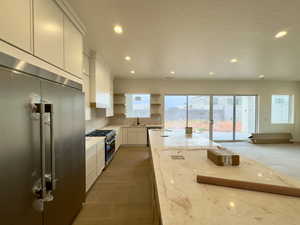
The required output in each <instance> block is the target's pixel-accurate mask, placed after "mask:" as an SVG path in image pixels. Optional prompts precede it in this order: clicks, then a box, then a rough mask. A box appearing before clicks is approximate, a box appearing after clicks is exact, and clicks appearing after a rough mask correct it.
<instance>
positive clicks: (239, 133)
mask: <svg viewBox="0 0 300 225" xmlns="http://www.w3.org/2000/svg"><path fill="white" fill-rule="evenodd" d="M235 102H236V125H235V139H236V140H246V139H247V138H248V137H249V136H250V135H251V133H254V132H255V123H256V119H255V117H256V96H236V99H235Z"/></svg>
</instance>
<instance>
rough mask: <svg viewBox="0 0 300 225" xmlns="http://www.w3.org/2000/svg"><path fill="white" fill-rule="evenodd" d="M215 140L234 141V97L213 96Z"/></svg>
mask: <svg viewBox="0 0 300 225" xmlns="http://www.w3.org/2000/svg"><path fill="white" fill-rule="evenodd" d="M213 120H214V124H213V140H233V96H213Z"/></svg>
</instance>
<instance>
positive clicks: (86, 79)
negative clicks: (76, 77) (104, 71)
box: [82, 74, 92, 120]
mask: <svg viewBox="0 0 300 225" xmlns="http://www.w3.org/2000/svg"><path fill="white" fill-rule="evenodd" d="M82 80H83V90H82V91H83V92H84V94H85V120H91V118H92V115H91V107H90V78H89V77H88V76H87V75H85V74H83V75H82Z"/></svg>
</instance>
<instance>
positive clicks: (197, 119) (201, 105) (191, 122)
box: [188, 96, 210, 138]
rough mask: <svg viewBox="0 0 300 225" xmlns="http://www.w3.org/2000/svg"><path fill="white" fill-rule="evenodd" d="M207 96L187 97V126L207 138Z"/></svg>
mask: <svg viewBox="0 0 300 225" xmlns="http://www.w3.org/2000/svg"><path fill="white" fill-rule="evenodd" d="M209 98H210V97H209V96H188V103H189V104H188V126H189V127H193V131H195V132H197V133H200V134H201V136H203V137H205V138H209V107H210V105H209Z"/></svg>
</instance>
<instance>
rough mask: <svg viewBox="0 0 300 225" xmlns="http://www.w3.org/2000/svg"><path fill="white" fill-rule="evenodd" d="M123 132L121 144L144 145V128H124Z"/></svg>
mask: <svg viewBox="0 0 300 225" xmlns="http://www.w3.org/2000/svg"><path fill="white" fill-rule="evenodd" d="M122 131H123V144H127V145H146V144H147V129H146V128H144V127H126V128H123V129H122Z"/></svg>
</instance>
